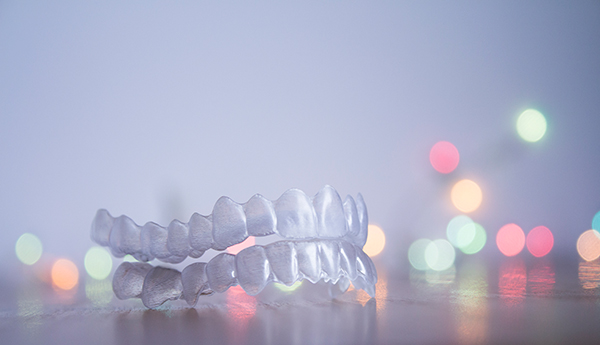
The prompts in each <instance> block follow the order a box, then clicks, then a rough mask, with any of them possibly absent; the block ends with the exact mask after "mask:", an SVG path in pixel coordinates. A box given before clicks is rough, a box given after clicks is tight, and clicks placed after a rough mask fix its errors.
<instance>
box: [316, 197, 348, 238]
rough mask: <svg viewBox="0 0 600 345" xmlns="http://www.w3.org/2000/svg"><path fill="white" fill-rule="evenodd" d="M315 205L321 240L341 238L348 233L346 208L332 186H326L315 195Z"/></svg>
mask: <svg viewBox="0 0 600 345" xmlns="http://www.w3.org/2000/svg"><path fill="white" fill-rule="evenodd" d="M313 205H314V207H315V212H316V214H317V223H318V233H319V237H320V238H340V237H344V236H345V235H346V233H347V232H348V228H347V226H346V217H345V215H344V206H343V204H342V199H341V198H340V195H339V194H338V193H337V192H336V191H335V189H333V187H331V186H325V187H324V188H323V189H321V190H320V191H319V193H317V195H315V198H314V199H313Z"/></svg>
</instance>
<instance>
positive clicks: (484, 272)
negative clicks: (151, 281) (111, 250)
mask: <svg viewBox="0 0 600 345" xmlns="http://www.w3.org/2000/svg"><path fill="white" fill-rule="evenodd" d="M374 261H375V263H376V266H377V269H378V275H379V280H378V283H377V295H376V297H375V298H369V296H368V295H367V294H366V293H365V292H364V291H357V290H354V289H353V288H352V287H351V288H350V290H349V291H348V292H346V293H345V294H343V295H342V296H340V297H339V298H337V299H335V300H331V299H330V298H329V296H328V293H327V287H326V286H325V285H324V284H317V285H313V284H310V283H308V282H304V283H303V284H302V285H300V286H299V287H298V288H297V289H296V290H295V291H291V292H290V291H282V290H280V289H279V288H278V287H277V286H269V287H267V288H266V289H265V290H264V291H263V292H262V293H261V294H259V295H258V296H255V297H252V296H248V295H246V294H245V293H244V292H243V290H241V289H240V288H239V287H235V288H231V289H230V290H228V291H227V292H226V293H223V294H215V295H213V296H209V297H201V300H200V302H199V303H198V305H197V306H196V307H195V308H189V307H188V306H187V305H186V304H185V302H182V301H174V302H167V303H165V304H164V305H163V306H161V307H160V308H159V309H158V310H147V309H146V308H144V306H143V305H142V304H141V302H140V301H139V300H127V301H120V300H117V299H116V298H115V297H113V293H112V290H111V282H110V278H109V279H106V280H103V281H96V280H92V279H91V278H87V279H86V278H82V279H81V282H80V284H79V286H78V287H77V288H76V289H74V291H71V292H59V291H56V290H54V289H53V288H52V287H50V286H47V285H44V284H42V283H39V280H34V279H33V277H28V276H27V274H24V275H23V276H24V278H23V281H22V282H20V283H15V284H10V283H8V282H6V281H5V282H3V283H2V289H3V294H2V297H1V300H0V303H1V304H0V306H1V312H0V335H1V339H2V341H1V342H2V343H3V344H16V343H23V344H39V343H49V344H50V343H82V344H83V343H85V344H171V343H173V344H174V343H178V344H181V343H203V344H210V343H215V344H219V343H229V344H360V343H370V344H393V343H409V344H415V343H420V344H432V343H444V344H448V343H456V344H478V343H499V344H502V343H544V344H549V343H589V344H597V343H600V298H599V297H600V262H585V261H582V260H576V259H559V258H556V257H546V258H541V259H534V258H519V257H515V258H503V259H501V260H497V261H486V260H484V259H482V258H478V257H476V256H473V257H463V258H462V260H459V261H457V262H456V264H455V266H452V267H451V268H450V269H448V270H446V271H443V272H434V271H428V272H422V271H416V270H414V269H412V268H396V269H394V270H391V269H390V268H389V267H386V265H384V264H382V263H381V262H378V261H377V260H374ZM36 281H38V282H37V283H36Z"/></svg>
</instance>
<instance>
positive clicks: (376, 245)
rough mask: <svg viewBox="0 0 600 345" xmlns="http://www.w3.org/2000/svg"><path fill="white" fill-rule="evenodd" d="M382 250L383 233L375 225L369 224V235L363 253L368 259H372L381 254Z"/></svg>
mask: <svg viewBox="0 0 600 345" xmlns="http://www.w3.org/2000/svg"><path fill="white" fill-rule="evenodd" d="M383 248H385V233H384V232H383V230H382V229H381V228H380V227H378V226H377V225H373V224H369V233H368V236H367V242H366V243H365V245H364V247H363V252H365V254H367V255H368V256H370V257H374V256H376V255H378V254H379V253H381V252H382V251H383Z"/></svg>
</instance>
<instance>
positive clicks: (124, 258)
mask: <svg viewBox="0 0 600 345" xmlns="http://www.w3.org/2000/svg"><path fill="white" fill-rule="evenodd" d="M123 262H139V261H138V260H137V259H136V258H134V257H133V256H132V255H129V254H127V255H125V256H124V257H123Z"/></svg>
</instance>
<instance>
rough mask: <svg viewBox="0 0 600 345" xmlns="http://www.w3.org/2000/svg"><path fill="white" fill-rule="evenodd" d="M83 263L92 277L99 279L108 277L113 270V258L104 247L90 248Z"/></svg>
mask: <svg viewBox="0 0 600 345" xmlns="http://www.w3.org/2000/svg"><path fill="white" fill-rule="evenodd" d="M83 264H84V266H85V270H86V272H87V273H88V274H89V275H90V277H92V278H94V279H98V280H102V279H105V278H106V277H108V275H109V274H110V271H111V270H112V258H111V256H110V254H109V253H108V251H106V249H104V248H102V247H92V248H90V249H89V250H88V251H87V253H86V254H85V258H84V262H83Z"/></svg>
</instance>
